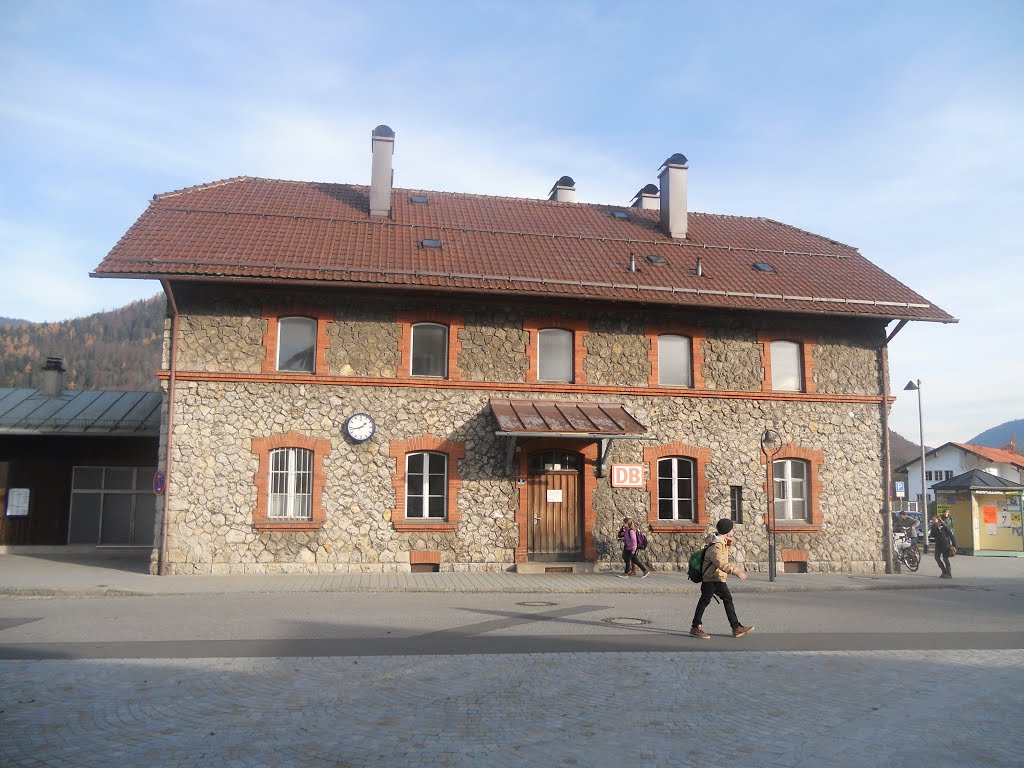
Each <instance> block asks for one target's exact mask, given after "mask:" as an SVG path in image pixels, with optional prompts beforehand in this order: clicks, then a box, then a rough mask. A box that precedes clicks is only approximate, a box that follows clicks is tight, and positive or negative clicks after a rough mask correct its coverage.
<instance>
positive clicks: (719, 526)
mask: <svg viewBox="0 0 1024 768" xmlns="http://www.w3.org/2000/svg"><path fill="white" fill-rule="evenodd" d="M715 530H716V531H718V532H719V533H720V534H721V535H723V536H724V535H725V534H727V533H728V532H729V531H731V530H732V520H730V519H729V518H727V517H723V518H722V519H721V520H719V521H718V522H717V523H715Z"/></svg>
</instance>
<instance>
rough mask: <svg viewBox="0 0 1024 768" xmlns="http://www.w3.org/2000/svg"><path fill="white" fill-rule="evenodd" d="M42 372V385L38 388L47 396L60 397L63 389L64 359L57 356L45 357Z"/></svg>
mask: <svg viewBox="0 0 1024 768" xmlns="http://www.w3.org/2000/svg"><path fill="white" fill-rule="evenodd" d="M42 373H43V382H42V384H43V385H42V386H41V387H40V388H39V389H40V390H42V392H43V394H44V395H46V396H47V397H60V395H61V393H62V392H63V391H64V361H63V360H61V359H60V358H59V357H48V358H46V365H44V366H43V371H42Z"/></svg>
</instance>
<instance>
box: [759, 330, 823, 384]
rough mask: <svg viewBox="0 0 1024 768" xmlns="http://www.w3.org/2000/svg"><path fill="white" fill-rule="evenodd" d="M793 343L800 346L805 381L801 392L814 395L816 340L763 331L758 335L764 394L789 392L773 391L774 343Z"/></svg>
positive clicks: (792, 334) (797, 335)
mask: <svg viewBox="0 0 1024 768" xmlns="http://www.w3.org/2000/svg"><path fill="white" fill-rule="evenodd" d="M773 341H792V342H795V343H796V344H799V345H800V364H801V368H802V369H803V371H802V373H803V381H802V382H801V384H802V386H801V389H800V391H801V392H805V393H814V392H815V388H814V346H815V344H816V340H815V339H814V338H813V337H810V336H803V335H799V334H795V333H784V332H778V333H769V332H767V331H761V332H759V333H758V334H757V343H758V344H760V345H761V367H762V368H763V369H764V378H763V379H761V391H762V392H776V391H787V390H774V389H772V342H773Z"/></svg>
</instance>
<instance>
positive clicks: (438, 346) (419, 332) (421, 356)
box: [410, 323, 448, 378]
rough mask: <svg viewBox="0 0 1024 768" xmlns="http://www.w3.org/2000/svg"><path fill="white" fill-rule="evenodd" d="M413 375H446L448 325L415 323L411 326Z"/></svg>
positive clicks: (442, 376)
mask: <svg viewBox="0 0 1024 768" xmlns="http://www.w3.org/2000/svg"><path fill="white" fill-rule="evenodd" d="M410 373H411V374H412V375H413V376H438V377H441V378H444V377H446V376H447V375H448V326H446V325H440V324H438V323H417V324H416V325H414V326H413V327H412V368H411V371H410Z"/></svg>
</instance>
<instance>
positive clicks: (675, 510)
mask: <svg viewBox="0 0 1024 768" xmlns="http://www.w3.org/2000/svg"><path fill="white" fill-rule="evenodd" d="M683 461H685V462H686V463H687V464H689V466H690V480H689V482H690V495H689V497H688V498H687V497H683V496H680V495H679V493H678V491H679V480H680V476H679V463H680V462H683ZM663 465H665V466H671V471H670V472H669V475H668V476H666V477H663V476H662V472H661V468H662V466H663ZM657 471H658V520H672V521H690V522H693V521H695V520H696V519H697V499H696V485H697V482H696V481H697V478H696V473H697V462H696V461H694V460H693V459H691V458H689V457H688V456H665V457H663V458H660V459H658V466H657ZM665 479H669V480H671V481H672V495H671V496H670V497H665V496H662V495H661V483H662V480H665ZM666 500H671V502H672V517H662V516H661V503H662V501H666ZM681 501H683V502H689V504H690V514H689V516H683V515H682V513H681V512H680V510H679V502H681Z"/></svg>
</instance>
